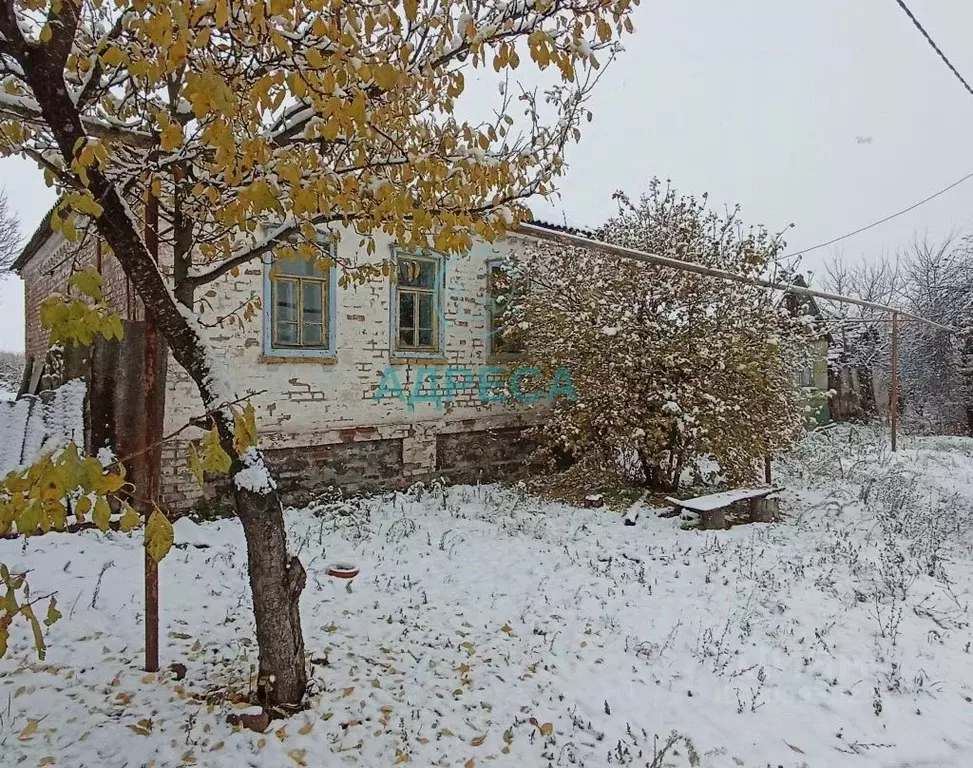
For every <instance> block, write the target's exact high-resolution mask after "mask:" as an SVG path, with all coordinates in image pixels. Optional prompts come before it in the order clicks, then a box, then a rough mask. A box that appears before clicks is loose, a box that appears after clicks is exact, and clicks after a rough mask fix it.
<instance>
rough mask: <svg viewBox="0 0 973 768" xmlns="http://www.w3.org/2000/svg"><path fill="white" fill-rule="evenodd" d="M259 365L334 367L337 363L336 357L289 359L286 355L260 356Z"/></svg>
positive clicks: (312, 356)
mask: <svg viewBox="0 0 973 768" xmlns="http://www.w3.org/2000/svg"><path fill="white" fill-rule="evenodd" d="M258 362H261V363H267V364H270V363H274V364H280V363H283V364H287V363H297V364H298V365H334V364H335V363H337V362H338V358H337V356H336V355H320V356H315V355H309V356H308V357H291V356H288V355H261V356H260V360H259V361H258Z"/></svg>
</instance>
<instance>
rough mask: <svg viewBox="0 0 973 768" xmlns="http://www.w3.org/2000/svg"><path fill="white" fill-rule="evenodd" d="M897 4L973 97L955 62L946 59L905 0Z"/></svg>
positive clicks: (898, 0)
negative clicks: (954, 64)
mask: <svg viewBox="0 0 973 768" xmlns="http://www.w3.org/2000/svg"><path fill="white" fill-rule="evenodd" d="M895 2H896V3H898V4H899V8H901V9H902V10H903V11H905V15H906V16H908V17H909V18H910V19H911V20H912V23H913V24H915V26H916V29H918V30H919V31H920V32H921V33H922V36H923V37H924V38H926V42H928V43H929V45H931V46H932V49H933V50H934V51H935V52H936V53H938V54H939V58H941V59H942V60H943V63H944V64H945V65H946V66H947V67H949V69H950V71H951V72H952V73H953V74H954V75H956V79H957V80H959V81H960V82H961V83H962V84H963V87H964V88H966V90H967V91H969V94H970V96H973V87H971V86H970V84H969V83H968V82H966V79H965V78H964V77H963V76H962V75H961V74H960V73H959V70H958V69H956V67H954V66H953V62H951V61H950V60H949V59H948V58H946V54H945V53H943V52H942V49H941V48H940V47H939V46H938V45H936V41H935V40H933V39H932V37H931V36H930V35H929V33H928V32H926V30H925V28H924V27H923V26H922V24H920V23H919V19H917V18H916V16H915V14H914V13H913V12H912V11H910V10H909V6H907V5H906V4H905V0H895Z"/></svg>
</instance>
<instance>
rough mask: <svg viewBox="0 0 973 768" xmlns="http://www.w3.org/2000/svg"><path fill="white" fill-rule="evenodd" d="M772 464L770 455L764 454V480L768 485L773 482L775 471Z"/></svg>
mask: <svg viewBox="0 0 973 768" xmlns="http://www.w3.org/2000/svg"><path fill="white" fill-rule="evenodd" d="M770 464H771V458H770V456H764V482H765V483H767V485H772V484H773V473H772V472H771V466H770Z"/></svg>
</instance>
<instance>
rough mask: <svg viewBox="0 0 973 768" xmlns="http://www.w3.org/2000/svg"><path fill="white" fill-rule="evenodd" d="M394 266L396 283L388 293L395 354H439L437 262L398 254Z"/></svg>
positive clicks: (436, 260) (440, 293) (440, 281)
mask: <svg viewBox="0 0 973 768" xmlns="http://www.w3.org/2000/svg"><path fill="white" fill-rule="evenodd" d="M396 264H397V267H396V282H395V284H394V285H393V291H392V296H393V313H394V320H395V327H394V329H393V332H394V334H395V351H396V352H404V353H420V354H429V353H433V352H439V351H441V344H440V331H441V328H440V318H439V308H440V306H441V305H442V280H441V276H440V269H441V267H442V265H441V262H440V260H439V259H438V258H433V257H426V256H408V255H403V254H399V255H398V256H397V258H396Z"/></svg>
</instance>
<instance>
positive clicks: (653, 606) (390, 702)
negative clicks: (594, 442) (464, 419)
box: [0, 429, 973, 768]
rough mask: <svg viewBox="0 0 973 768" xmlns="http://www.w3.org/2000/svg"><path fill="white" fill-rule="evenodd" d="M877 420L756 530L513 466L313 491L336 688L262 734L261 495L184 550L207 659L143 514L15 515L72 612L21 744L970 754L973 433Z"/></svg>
mask: <svg viewBox="0 0 973 768" xmlns="http://www.w3.org/2000/svg"><path fill="white" fill-rule="evenodd" d="M874 437H875V436H874V435H873V434H872V433H867V432H855V431H850V430H847V429H843V430H837V431H835V432H832V433H830V434H829V435H824V436H815V437H813V438H812V439H810V440H809V441H808V442H807V443H806V444H805V445H804V446H803V447H802V448H801V450H800V451H799V452H798V454H797V455H795V456H794V457H791V458H790V459H789V460H788V461H787V462H786V466H784V465H783V462H782V463H779V465H778V476H777V478H776V479H777V480H778V481H779V482H782V483H783V484H784V485H785V486H786V487H787V491H786V492H785V494H784V496H783V499H782V503H781V506H782V511H783V512H784V514H785V519H784V520H783V522H781V523H779V524H775V525H741V526H738V527H735V528H733V529H731V530H729V531H721V532H700V531H689V530H682V529H681V528H680V523H679V521H678V520H672V519H659V518H657V517H656V516H655V515H654V514H653V513H651V512H650V511H648V510H646V511H644V512H643V513H642V514H641V516H640V519H639V524H638V525H637V526H635V527H625V526H623V525H622V524H621V514H620V513H615V512H608V511H605V510H584V509H576V508H571V507H567V506H563V505H558V504H550V503H542V502H538V501H537V500H534V499H531V498H529V497H526V496H524V495H522V494H520V493H518V492H517V491H516V490H508V489H502V488H500V487H498V486H483V487H458V488H451V489H447V490H445V491H444V490H442V489H440V488H431V489H429V488H427V489H426V490H425V491H424V492H422V493H419V492H417V491H414V492H413V493H411V494H398V495H395V496H387V497H385V498H376V499H372V500H368V501H363V502H353V503H345V504H336V505H332V506H320V507H317V508H312V509H307V510H299V511H291V512H289V513H288V515H287V522H288V525H289V529H290V536H291V541H292V546H293V547H294V548H295V549H298V550H299V551H300V554H301V558H302V560H303V562H304V564H305V566H306V568H307V570H308V586H307V590H306V591H305V593H304V598H303V601H302V606H301V607H302V615H303V620H304V631H305V638H306V642H307V646H308V652H309V654H310V655H311V663H312V670H313V677H314V691H313V693H312V696H311V707H310V709H308V710H307V711H306V712H303V713H300V714H298V715H296V716H295V717H293V718H291V719H290V720H288V721H286V722H275V723H272V724H271V726H270V727H269V729H268V730H267V732H266V733H265V734H262V735H261V734H257V733H254V732H252V731H250V730H247V729H239V728H237V729H234V728H233V727H231V726H229V725H227V722H226V718H227V715H228V714H229V713H231V712H242V711H244V710H243V709H242V707H244V706H245V699H246V696H247V694H248V691H249V690H250V682H249V680H250V675H251V674H252V672H253V670H254V665H255V663H256V649H255V647H254V645H253V625H252V617H251V613H250V609H249V605H248V596H247V595H248V593H247V585H246V576H245V562H244V561H245V548H244V543H243V536H242V533H241V530H240V527H239V525H238V524H237V523H236V522H235V521H231V520H228V521H222V522H219V523H209V524H205V525H203V526H201V527H200V528H199V529H196V530H195V531H188V532H187V531H186V530H184V529H186V528H189V527H190V526H185V525H183V524H180V525H179V526H178V527H179V528H180V535H181V536H183V537H184V538H186V539H189V538H194V539H196V541H197V543H202V542H205V543H206V544H208V545H209V546H208V547H207V548H197V547H195V546H186V547H184V548H180V549H175V550H173V551H172V552H171V553H170V555H169V557H168V558H167V559H166V560H165V561H164V562H163V565H162V569H161V573H162V586H161V591H162V610H163V620H164V631H163V638H164V647H163V666H164V668H167V667H168V666H169V664H171V663H174V662H178V663H182V664H185V665H186V667H187V673H186V675H185V678H184V679H182V680H177V679H175V675H174V673H172V672H168V671H166V672H164V673H162V674H159V675H146V674H145V673H144V672H142V671H141V670H140V663H141V653H142V625H141V613H142V607H141V603H142V600H141V590H142V583H141V576H140V574H141V568H142V549H141V535H140V534H139V533H137V532H136V533H134V534H131V535H123V534H109V535H103V534H100V533H97V532H85V533H83V534H75V535H70V534H63V535H62V534H50V535H46V536H41V537H36V538H33V539H31V540H29V541H28V542H27V543H26V544H25V543H24V542H22V541H9V540H8V541H0V561H3V562H7V563H15V562H20V563H28V564H29V565H30V566H31V567H32V568H33V569H34V570H33V572H32V574H31V580H32V588H33V590H34V592H35V594H42V593H45V592H47V591H51V590H56V591H57V593H58V600H59V606H60V608H61V610H62V611H63V613H64V618H63V619H62V620H61V621H60V622H59V623H57V624H56V625H54V627H53V628H52V629H51V630H50V631H49V635H48V644H49V651H48V655H47V659H46V661H44V662H38V661H37V660H36V658H35V657H34V656H33V653H32V648H31V645H30V642H29V638H28V636H27V633H26V632H25V630H24V627H23V626H20V625H15V626H16V628H15V632H14V638H13V641H12V647H11V650H10V652H9V653H8V655H7V657H6V658H5V659H4V660H2V661H0V763H2V764H3V765H4V766H6V765H15V764H18V763H19V762H20V761H21V759H23V760H24V762H23V764H24V765H44V764H55V765H59V766H60V765H63V766H71V767H72V768H73V767H74V766H92V767H94V766H98V767H99V768H100V767H102V766H104V767H106V768H107V767H108V766H141V765H147V764H153V765H155V766H169V765H212V766H233V767H234V768H237V766H261V767H272V768H277V767H278V766H288V765H298V766H300V765H307V766H338V765H361V766H369V767H370V768H371V767H372V766H389V765H394V764H396V763H406V762H411V763H412V764H415V765H419V766H434V765H435V766H447V765H448V766H466V767H467V768H471V767H473V766H498V768H499V767H500V766H511V767H513V766H516V767H517V768H542V767H544V768H546V767H547V766H589V767H597V766H609V765H611V766H615V765H633V766H646V765H650V766H663V765H665V766H689V765H700V766H728V767H731V768H735V767H737V766H747V767H752V768H756V767H760V768H763V767H764V766H768V765H769V766H774V767H775V768H776V766H786V767H788V768H792V767H793V768H796V767H798V766H811V767H813V768H817V767H818V766H821V767H822V768H839V767H840V766H914V767H915V768H919V766H936V767H937V768H946V767H947V766H969V765H970V764H971V759H970V757H969V755H970V754H971V750H973V663H971V662H973V656H971V650H970V649H971V641H973V636H971V632H970V627H969V611H968V605H969V602H970V599H971V589H973V555H971V554H970V553H971V548H970V543H971V538H973V534H970V533H969V522H970V519H971V511H973V440H963V439H924V440H912V441H907V443H906V450H903V451H902V452H901V453H900V454H898V455H897V456H895V457H890V456H889V455H888V454H887V453H886V452H885V451H884V450H882V449H880V448H879V447H877V443H876V442H875V441H874V439H873V438H874ZM342 561H352V562H354V563H355V564H357V565H358V566H359V567H360V569H361V574H360V575H359V577H358V578H357V579H355V580H354V581H353V582H351V584H350V586H349V582H346V581H341V580H338V579H334V578H330V577H328V576H327V575H326V569H327V566H328V565H329V564H332V563H335V562H342ZM671 734H678V735H679V736H678V738H675V739H674V740H672V739H671V738H670V737H671ZM670 742H671V743H670ZM667 744H669V746H668V749H666V745H667ZM663 753H664V754H663ZM49 758H54V759H55V760H56V763H52V762H51V761H50V760H49ZM45 760H47V762H45ZM153 761H154V762H153Z"/></svg>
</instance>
